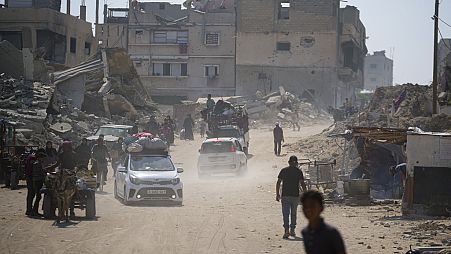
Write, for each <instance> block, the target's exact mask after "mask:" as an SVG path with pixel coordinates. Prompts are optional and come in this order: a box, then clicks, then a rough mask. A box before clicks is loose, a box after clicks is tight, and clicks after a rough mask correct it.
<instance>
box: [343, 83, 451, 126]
mask: <svg viewBox="0 0 451 254" xmlns="http://www.w3.org/2000/svg"><path fill="white" fill-rule="evenodd" d="M431 98H432V88H431V87H430V86H421V85H413V84H404V85H400V86H392V87H379V88H377V89H376V91H375V92H374V95H373V98H372V100H371V101H370V103H369V105H368V107H367V108H365V109H364V110H363V111H362V112H361V113H359V114H358V115H356V116H354V117H351V118H350V122H351V124H350V125H353V126H366V127H392V128H404V129H407V128H408V127H420V128H421V129H423V130H424V131H447V130H449V128H450V127H449V126H450V124H449V123H450V122H451V116H446V115H444V114H442V115H439V116H432V99H431Z"/></svg>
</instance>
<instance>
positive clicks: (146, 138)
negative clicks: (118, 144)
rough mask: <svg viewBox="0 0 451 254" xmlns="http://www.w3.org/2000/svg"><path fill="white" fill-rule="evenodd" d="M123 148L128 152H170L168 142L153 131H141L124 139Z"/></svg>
mask: <svg viewBox="0 0 451 254" xmlns="http://www.w3.org/2000/svg"><path fill="white" fill-rule="evenodd" d="M122 150H124V152H126V153H142V152H145V153H155V154H168V146H167V144H166V143H165V142H164V141H163V140H161V139H160V138H158V137H156V136H154V135H153V134H152V133H148V132H140V133H137V134H134V135H133V136H131V137H128V138H126V139H125V140H124V144H123V145H122Z"/></svg>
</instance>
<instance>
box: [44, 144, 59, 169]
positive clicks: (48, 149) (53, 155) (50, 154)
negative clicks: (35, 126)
mask: <svg viewBox="0 0 451 254" xmlns="http://www.w3.org/2000/svg"><path fill="white" fill-rule="evenodd" d="M45 153H46V154H47V158H46V159H45V160H46V161H45V162H44V166H48V165H53V164H54V163H55V162H56V161H57V160H58V151H57V150H56V149H55V148H54V147H53V143H52V141H47V143H45Z"/></svg>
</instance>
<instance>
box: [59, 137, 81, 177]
mask: <svg viewBox="0 0 451 254" xmlns="http://www.w3.org/2000/svg"><path fill="white" fill-rule="evenodd" d="M58 166H59V167H60V168H62V169H68V170H70V171H73V170H75V167H76V166H77V154H76V153H75V152H74V150H73V149H72V142H71V141H64V142H63V145H62V151H61V153H60V154H58Z"/></svg>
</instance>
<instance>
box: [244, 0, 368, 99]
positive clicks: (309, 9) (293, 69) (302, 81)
mask: <svg viewBox="0 0 451 254" xmlns="http://www.w3.org/2000/svg"><path fill="white" fill-rule="evenodd" d="M237 11H238V13H237V17H238V18H237V93H238V94H244V95H246V94H252V93H255V91H257V90H259V91H262V92H263V93H269V92H271V91H274V90H276V89H278V87H279V86H284V87H285V88H286V89H287V90H288V91H291V92H293V93H296V94H301V95H305V96H313V97H315V98H317V99H319V100H320V101H322V102H323V103H324V106H335V107H337V106H340V105H341V104H342V102H343V101H344V100H345V98H347V97H349V98H351V99H352V98H353V96H354V94H355V92H356V90H357V89H363V59H364V56H365V55H366V52H367V50H366V46H365V38H366V35H365V27H364V26H363V24H362V22H361V21H360V18H359V11H358V10H357V8H355V7H352V6H346V8H340V7H339V1H336V0H321V1H317V0H296V1H283V0H272V1H259V0H248V1H239V2H238V3H237ZM257 43H258V46H256V45H257Z"/></svg>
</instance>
